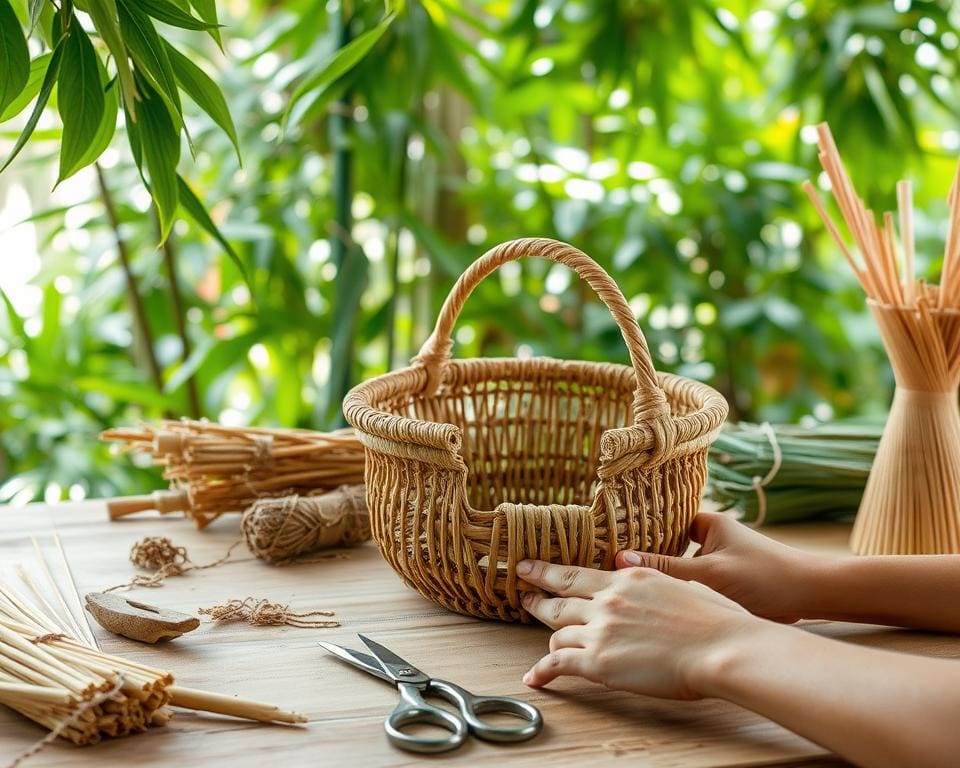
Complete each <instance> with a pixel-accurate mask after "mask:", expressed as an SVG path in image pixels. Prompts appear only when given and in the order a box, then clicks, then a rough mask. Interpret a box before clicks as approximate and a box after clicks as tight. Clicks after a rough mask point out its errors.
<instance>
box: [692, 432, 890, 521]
mask: <svg viewBox="0 0 960 768" xmlns="http://www.w3.org/2000/svg"><path fill="white" fill-rule="evenodd" d="M881 431H882V428H881V427H880V426H877V425H870V424H855V423H835V424H816V425H813V426H810V427H803V426H794V425H775V426H772V427H771V426H770V425H767V424H750V423H748V422H740V423H737V424H727V425H726V426H725V427H724V428H723V431H721V433H720V436H719V437H718V438H717V440H716V442H715V443H714V444H713V445H712V446H710V454H709V466H710V472H709V473H708V480H707V489H706V496H707V498H709V499H711V500H712V501H714V502H716V503H717V504H718V505H720V508H721V509H723V510H727V509H733V510H736V511H737V512H738V513H739V516H740V518H741V519H743V520H744V521H745V522H749V523H752V524H753V525H762V524H764V523H789V522H796V521H799V520H813V519H829V518H837V517H843V516H845V515H850V514H853V513H854V512H856V511H857V507H858V506H859V504H860V499H861V497H862V496H863V489H864V486H865V485H866V484H867V477H868V476H869V474H870V467H871V466H872V464H873V457H874V454H876V452H877V444H878V443H879V441H880V434H881Z"/></svg>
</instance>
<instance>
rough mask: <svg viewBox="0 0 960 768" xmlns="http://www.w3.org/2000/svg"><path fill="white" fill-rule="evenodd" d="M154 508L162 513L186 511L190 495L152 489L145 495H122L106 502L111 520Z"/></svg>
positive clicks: (184, 492) (188, 507)
mask: <svg viewBox="0 0 960 768" xmlns="http://www.w3.org/2000/svg"><path fill="white" fill-rule="evenodd" d="M154 509H155V510H156V511H157V512H159V513H160V514H162V515H165V514H167V513H168V512H186V511H187V510H188V509H190V496H189V494H188V493H187V492H186V491H154V492H153V493H150V494H147V495H146V496H122V497H121V498H119V499H110V500H109V501H108V502H107V512H108V513H109V514H110V519H111V520H117V519H119V518H121V517H126V516H127V515H132V514H135V513H137V512H146V511H147V510H154Z"/></svg>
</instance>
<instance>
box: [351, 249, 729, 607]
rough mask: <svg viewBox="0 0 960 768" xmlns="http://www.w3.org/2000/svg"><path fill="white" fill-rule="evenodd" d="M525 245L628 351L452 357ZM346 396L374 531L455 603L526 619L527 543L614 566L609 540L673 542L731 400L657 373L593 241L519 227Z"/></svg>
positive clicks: (416, 584) (399, 564) (634, 544)
mask: <svg viewBox="0 0 960 768" xmlns="http://www.w3.org/2000/svg"><path fill="white" fill-rule="evenodd" d="M526 256H536V257H539V258H544V259H550V260H552V261H555V262H558V263H560V264H565V265H566V266H568V267H570V268H572V269H574V270H576V272H577V273H578V274H579V275H580V277H582V278H583V279H584V280H586V281H587V283H589V284H590V286H591V287H592V288H593V289H594V291H596V293H597V294H598V295H599V297H600V298H601V299H602V300H603V302H604V303H605V304H606V305H607V307H608V308H609V309H610V311H611V312H612V313H613V316H614V318H615V320H616V322H617V325H618V326H619V327H620V330H621V332H622V334H623V338H624V340H625V341H626V343H627V349H628V350H629V352H630V362H631V364H632V367H627V366H624V365H614V364H609V363H589V362H568V361H562V360H551V359H548V358H534V359H527V360H519V359H473V360H451V359H450V351H451V349H452V346H453V344H452V341H451V336H450V334H451V332H452V331H453V325H454V322H455V321H456V319H457V316H458V315H459V313H460V310H461V308H462V307H463V304H464V302H465V301H466V299H467V297H468V296H469V295H470V292H471V291H472V290H473V289H474V288H475V287H476V286H477V284H478V283H479V282H480V281H481V280H482V279H483V278H484V277H486V276H487V275H489V274H490V273H491V272H493V270H494V269H496V268H497V267H499V266H500V265H501V264H503V263H505V262H508V261H514V260H517V259H520V258H521V257H526ZM343 411H344V414H345V416H346V418H347V421H349V422H350V424H352V425H353V426H354V427H355V428H356V431H357V433H358V436H359V438H360V440H361V442H362V443H363V444H364V446H365V448H366V483H367V504H368V506H369V508H370V514H371V518H372V528H373V536H374V539H376V541H377V543H378V545H379V547H380V550H381V552H382V553H383V556H384V557H385V558H386V559H387V561H388V562H389V563H390V565H392V566H393V568H394V570H396V571H397V573H399V574H400V575H401V576H402V577H403V579H404V581H406V582H407V583H408V584H409V585H410V586H412V587H413V588H414V589H416V590H418V591H419V592H420V593H421V594H423V595H425V596H426V597H429V598H430V599H431V600H435V601H436V602H438V603H440V604H441V605H443V606H446V607H447V608H449V609H451V610H454V611H458V612H460V613H466V614H470V615H474V616H481V617H486V618H497V619H502V620H504V621H517V620H521V621H528V620H529V616H528V614H527V613H526V612H525V611H524V610H523V607H522V605H521V603H520V593H521V592H522V591H523V590H524V589H526V588H528V585H526V584H525V583H524V582H522V581H521V580H519V579H518V578H517V576H516V573H515V571H514V566H515V565H516V563H517V562H518V561H520V560H523V559H524V558H538V559H542V560H550V561H553V562H559V563H568V564H576V565H584V566H591V567H594V568H612V567H613V558H614V555H615V554H616V552H617V551H618V550H621V549H642V550H647V551H650V552H661V553H666V554H672V555H674V554H680V553H682V552H683V551H684V549H685V548H686V546H687V541H688V537H687V532H688V528H689V525H690V521H691V519H692V518H693V516H694V515H695V514H696V513H697V509H698V508H699V505H700V493H701V491H702V489H703V483H704V481H705V479H706V472H707V467H706V459H707V448H708V447H709V445H710V443H711V442H713V440H714V438H715V437H716V435H717V432H718V430H719V428H720V425H721V424H722V422H723V420H724V418H726V415H727V403H726V401H725V400H724V399H723V397H721V395H720V394H719V393H717V392H716V391H714V390H713V389H711V388H710V387H708V386H706V385H705V384H700V383H698V382H695V381H691V380H689V379H684V378H680V377H679V376H672V375H669V374H657V373H656V371H655V370H654V368H653V364H652V362H651V360H650V352H649V350H648V349H647V344H646V341H645V340H644V337H643V333H642V332H641V331H640V328H639V326H638V325H637V321H636V319H635V318H634V316H633V313H632V312H631V311H630V307H629V306H628V305H627V302H626V300H625V299H624V297H623V294H622V293H621V292H620V289H619V288H618V287H617V285H616V283H614V282H613V280H612V279H611V278H610V276H609V275H608V274H607V273H606V272H604V270H603V269H602V268H601V267H600V266H599V265H598V264H597V263H596V262H594V261H593V260H592V259H591V258H590V257H589V256H587V255H586V254H584V253H583V252H582V251H579V250H577V249H576V248H574V247H573V246H570V245H567V244H565V243H560V242H557V241H556V240H548V239H544V238H529V239H523V240H514V241H511V242H508V243H504V244H502V245H499V246H497V247H496V248H493V249H492V250H490V251H488V252H487V253H486V254H484V255H483V256H482V257H481V258H480V259H478V260H477V261H476V262H474V264H472V265H471V266H470V267H469V268H468V269H467V271H466V272H464V274H463V275H462V276H461V277H460V279H459V280H458V281H457V283H456V285H455V286H454V287H453V290H452V291H451V292H450V295H449V296H448V297H447V300H446V302H445V303H444V305H443V309H442V310H441V312H440V316H439V318H438V319H437V325H436V328H435V329H434V331H433V333H432V334H431V336H430V338H429V339H427V341H426V343H425V344H424V345H423V348H422V349H421V350H420V354H419V355H418V356H417V357H416V358H415V359H414V361H413V364H412V365H411V367H409V368H404V369H401V370H398V371H395V372H393V373H388V374H385V375H383V376H378V377H377V378H374V379H371V380H369V381H367V382H365V383H363V384H360V385H359V386H357V387H355V388H354V389H353V390H352V391H351V392H350V393H349V394H348V395H347V397H346V399H345V400H344V405H343Z"/></svg>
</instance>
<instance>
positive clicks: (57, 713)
mask: <svg viewBox="0 0 960 768" xmlns="http://www.w3.org/2000/svg"><path fill="white" fill-rule="evenodd" d="M0 703H2V704H5V705H7V706H8V707H11V708H12V709H15V710H16V711H18V712H20V713H21V714H23V715H25V716H26V717H28V718H30V719H31V720H33V721H35V722H37V723H39V724H40V725H43V726H44V727H46V728H48V729H49V730H50V731H51V733H55V734H56V735H59V736H61V737H63V738H65V739H67V740H69V741H72V742H73V743H74V744H79V745H85V744H96V743H97V742H99V741H100V740H101V739H102V738H103V737H104V736H111V737H112V736H124V735H127V734H131V733H138V732H141V731H145V730H146V729H147V728H148V727H149V726H151V725H165V724H166V723H167V722H168V721H169V720H170V717H171V716H172V712H171V711H170V709H169V706H170V705H173V706H180V707H185V708H189V709H200V710H206V711H209V712H219V713H222V714H229V715H234V716H237V717H244V718H248V719H253V720H262V721H269V722H284V723H298V722H304V718H303V717H302V716H301V715H297V714H294V713H292V712H284V711H282V710H279V709H277V708H276V707H273V706H271V705H269V704H260V703H258V702H249V701H243V700H240V699H235V698H232V697H228V696H221V695H219V694H215V693H209V692H207V691H197V690H193V689H190V688H183V687H180V686H176V685H174V678H173V675H172V674H171V673H170V672H166V671H163V670H159V669H154V668H152V667H149V666H146V665H143V664H137V663H135V662H132V661H128V660H127V659H123V658H120V657H118V656H111V655H108V654H105V653H101V652H100V651H99V650H97V649H96V648H93V647H91V646H89V645H86V644H85V643H82V642H79V641H77V640H75V639H73V638H71V637H69V635H68V630H67V629H66V628H65V627H64V626H62V625H61V624H60V623H59V622H58V621H57V620H56V619H55V618H54V617H52V616H50V615H49V614H46V613H44V612H43V611H42V610H41V609H39V608H37V607H36V606H35V605H34V604H32V603H31V602H30V601H29V600H28V599H26V598H25V597H23V596H21V595H18V594H17V593H16V592H15V591H14V590H13V589H12V588H11V587H9V586H5V585H0Z"/></svg>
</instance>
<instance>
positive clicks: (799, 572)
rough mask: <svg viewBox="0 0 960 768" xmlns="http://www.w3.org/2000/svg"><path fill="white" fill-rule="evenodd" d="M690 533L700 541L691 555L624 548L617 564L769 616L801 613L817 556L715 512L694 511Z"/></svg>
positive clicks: (791, 617) (787, 619) (788, 617)
mask: <svg viewBox="0 0 960 768" xmlns="http://www.w3.org/2000/svg"><path fill="white" fill-rule="evenodd" d="M690 536H691V538H692V539H693V540H694V541H696V542H698V543H699V544H700V545H701V547H700V549H699V551H698V552H697V553H696V554H695V555H694V556H693V557H692V558H689V557H670V556H667V555H656V554H652V553H649V552H633V551H629V550H626V551H623V552H618V553H617V560H616V564H617V568H631V567H636V566H642V567H645V568H654V569H656V570H658V571H660V572H661V573H665V574H667V575H668V576H673V577H674V578H677V579H683V580H684V581H696V582H699V583H701V584H704V585H706V586H708V587H710V588H711V589H713V590H716V591H717V592H719V593H720V594H722V595H725V596H726V597H729V598H730V599H731V600H733V601H735V602H737V603H739V604H740V605H742V606H743V607H744V608H746V609H747V610H748V611H750V612H751V613H754V614H756V615H757V616H763V617H764V618H767V619H772V620H773V621H779V622H783V623H787V624H790V623H793V622H795V621H797V620H799V619H802V618H804V611H805V609H806V608H808V606H809V604H810V594H811V591H812V590H813V588H814V587H813V585H814V583H815V581H816V579H815V574H816V572H817V567H818V565H820V564H821V563H822V561H821V560H820V558H818V557H817V556H815V555H811V554H809V553H806V552H800V551H799V550H796V549H793V548H791V547H788V546H786V545H784V544H780V543H779V542H776V541H773V539H770V538H768V537H767V536H764V535H763V534H761V533H758V532H757V531H754V530H752V529H750V528H748V527H747V526H745V525H743V524H742V523H738V522H737V521H736V520H734V519H732V518H730V517H729V516H727V515H723V514H719V513H716V512H701V513H700V514H699V515H697V516H696V517H695V518H694V520H693V524H692V526H691V528H690Z"/></svg>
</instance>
